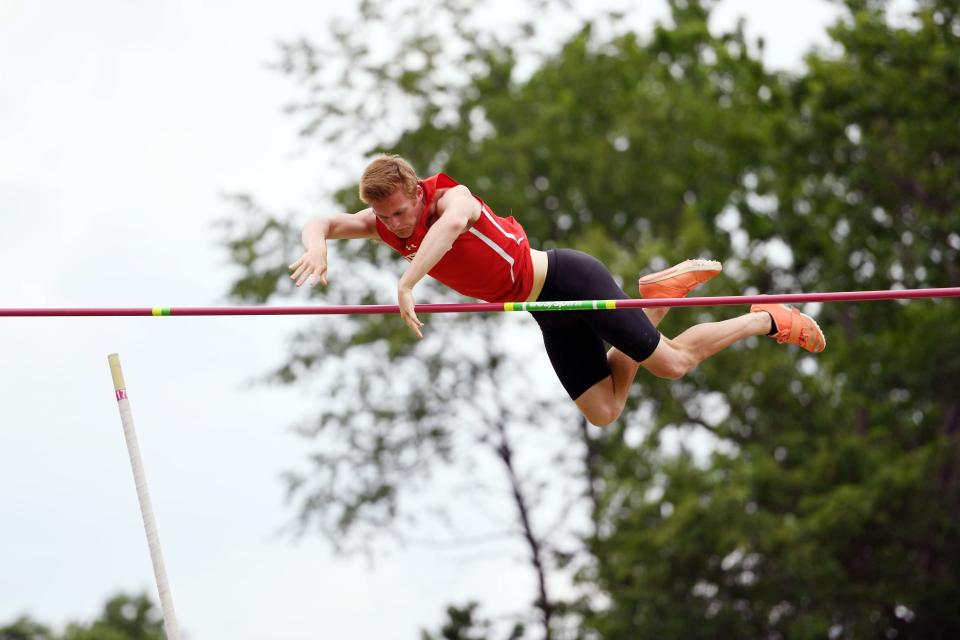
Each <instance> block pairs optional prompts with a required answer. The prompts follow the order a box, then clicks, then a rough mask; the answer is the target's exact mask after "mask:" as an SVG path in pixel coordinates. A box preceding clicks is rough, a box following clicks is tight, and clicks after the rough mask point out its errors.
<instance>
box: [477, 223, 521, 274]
mask: <svg viewBox="0 0 960 640" xmlns="http://www.w3.org/2000/svg"><path fill="white" fill-rule="evenodd" d="M494 224H496V223H494ZM499 226H500V225H497V227H499ZM500 231H503V229H500ZM470 233H472V234H473V235H475V236H476V237H478V238H480V239H481V240H483V243H484V244H485V245H487V246H488V247H490V248H491V249H493V250H494V251H496V252H497V253H498V254H500V257H501V258H503V259H504V260H506V261H507V264H509V265H510V282H515V281H516V279H515V278H514V276H513V264H514V259H513V258H512V257H510V254H509V253H507V252H506V251H504V250H503V248H502V247H501V246H500V245H498V244H497V243H496V242H494V241H493V240H491V239H490V238H488V237H487V236H485V235H483V233H481V232H479V231H477V229H476V227H470ZM504 233H505V234H506V235H509V236H511V237H513V238H514V239H515V238H516V236H513V235H512V234H508V233H506V232H504ZM518 242H519V241H518Z"/></svg>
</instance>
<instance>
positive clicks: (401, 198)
mask: <svg viewBox="0 0 960 640" xmlns="http://www.w3.org/2000/svg"><path fill="white" fill-rule="evenodd" d="M370 208H371V209H373V213H374V214H375V215H376V216H377V218H378V219H379V220H380V222H382V223H383V224H384V225H386V227H387V229H389V230H390V232H391V233H393V234H394V235H395V236H397V237H398V238H409V237H410V236H411V235H412V234H413V230H414V229H415V228H416V226H417V220H418V219H419V218H420V212H421V211H423V187H421V186H420V185H417V193H416V196H415V197H413V198H409V197H407V195H406V194H405V193H404V192H403V189H402V188H400V187H397V189H396V190H395V191H394V192H393V193H391V194H390V195H389V196H387V197H386V198H384V199H383V200H378V201H376V202H373V203H371V204H370Z"/></svg>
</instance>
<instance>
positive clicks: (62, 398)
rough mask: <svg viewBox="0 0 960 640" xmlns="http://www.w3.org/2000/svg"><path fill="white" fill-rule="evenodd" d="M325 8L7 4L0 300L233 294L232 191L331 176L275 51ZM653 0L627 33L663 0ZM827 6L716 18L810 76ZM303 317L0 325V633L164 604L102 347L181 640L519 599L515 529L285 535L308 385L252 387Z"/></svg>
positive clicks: (417, 622) (784, 4) (288, 198)
mask: <svg viewBox="0 0 960 640" xmlns="http://www.w3.org/2000/svg"><path fill="white" fill-rule="evenodd" d="M582 1H583V2H586V0H582ZM349 2H350V0H348V2H347V3H341V8H342V7H343V6H348V3H349ZM327 4H328V3H322V2H317V1H316V0H313V1H310V0H270V1H269V2H268V1H267V0H241V1H236V0H230V1H227V0H206V1H204V2H195V1H188V0H165V1H161V2H156V1H154V2H147V1H143V0H140V1H136V0H134V1H131V0H90V1H89V2H75V1H67V0H45V1H43V2H29V1H27V0H0V306H2V307H28V306H51V307H54V306H56V307H60V306H64V307H69V306H140V307H152V306H193V305H209V304H222V303H224V302H225V300H224V292H225V291H226V289H227V285H228V283H229V282H230V275H231V273H230V271H229V269H228V268H227V265H226V264H225V254H224V252H223V251H222V250H220V249H219V247H218V245H217V232H216V231H215V230H214V229H213V227H212V222H213V221H214V220H216V219H217V218H220V217H222V216H224V215H225V214H227V213H229V212H230V211H231V210H230V208H229V206H228V205H227V204H226V203H225V202H224V201H223V199H222V196H221V194H222V193H224V192H228V191H238V190H246V191H249V192H251V193H253V194H255V195H257V196H258V197H259V198H261V199H262V200H263V201H264V202H265V203H267V204H268V205H269V206H270V207H271V208H273V209H275V210H277V209H278V210H291V209H292V210H298V211H305V212H306V211H310V210H311V208H312V207H315V206H316V203H318V202H322V201H324V199H325V198H327V197H328V196H329V189H331V188H332V187H336V186H339V185H324V184H322V182H321V181H320V180H319V179H318V176H319V175H320V174H321V173H322V172H323V170H324V168H323V167H322V166H320V165H319V164H318V162H317V158H316V157H315V156H314V155H310V154H307V155H303V154H301V153H298V151H299V150H300V145H299V144H298V142H297V140H296V137H295V130H296V126H295V125H296V123H295V122H294V121H293V120H291V119H290V118H288V117H285V116H284V115H282V113H281V108H282V106H283V105H284V104H285V103H286V102H287V101H288V100H290V99H292V98H294V97H296V95H297V94H296V92H295V87H293V86H292V83H290V82H289V81H287V80H285V79H284V78H282V77H280V76H279V75H278V74H276V73H274V72H271V71H269V70H268V69H267V68H266V65H267V63H268V62H270V61H273V60H275V59H276V58H277V53H276V42H277V41H278V40H283V39H291V38H293V37H297V36H300V35H308V36H319V35H321V34H322V33H323V32H324V31H323V25H324V23H325V21H326V20H327V19H328V18H329V9H328V8H326V5H327ZM608 4H610V5H612V6H615V5H616V3H613V2H610V3H608ZM648 4H649V7H648V9H647V5H644V7H645V8H644V15H645V16H646V17H645V18H643V20H644V22H643V24H641V25H638V28H639V29H640V30H641V31H649V29H650V27H651V26H652V24H653V20H654V19H657V18H660V17H662V16H663V15H665V6H664V5H665V2H650V3H648ZM897 4H898V6H901V7H903V6H907V3H906V2H898V3H897ZM584 6H590V5H589V4H587V5H584ZM836 15H837V9H836V7H835V6H833V5H831V4H829V3H828V2H826V1H825V0H809V1H806V2H796V1H795V0H725V1H722V2H720V4H719V7H718V8H717V10H716V12H715V15H714V27H716V28H718V29H719V28H727V27H729V26H730V25H732V24H733V23H734V21H735V20H736V19H737V17H739V16H745V17H746V18H747V32H748V34H749V35H750V36H752V37H755V36H757V35H763V36H765V37H766V40H767V49H766V60H767V62H768V64H770V65H771V66H774V67H777V68H789V69H798V68H800V64H801V56H802V54H803V53H804V52H805V51H807V50H808V49H809V48H810V47H811V46H814V45H815V44H823V43H825V42H826V36H825V34H824V28H825V25H826V24H828V23H830V22H831V21H832V20H833V18H834V17H835V16H836ZM383 302H392V301H391V300H384V301H383ZM303 323H304V321H303V320H302V319H298V318H282V317H274V318H206V319H205V318H166V319H153V318H131V319H94V318H86V319H74V320H69V319H19V320H15V319H0V345H2V346H0V356H2V366H0V398H2V407H0V625H2V624H4V623H7V622H10V621H12V620H13V619H14V618H15V617H17V616H18V615H19V614H22V613H29V614H30V615H31V616H33V617H35V618H37V619H39V620H41V621H44V622H48V623H54V624H57V625H59V624H62V623H64V622H65V621H67V620H69V619H84V620H87V619H89V618H91V617H93V616H94V615H95V614H96V613H97V612H98V611H99V609H100V607H101V606H102V604H103V602H104V601H105V600H106V598H107V597H109V596H110V595H112V594H113V593H116V592H118V591H127V592H130V591H138V590H144V589H146V590H147V591H148V592H149V593H150V595H151V596H152V597H154V598H156V592H155V588H154V586H153V577H152V573H151V567H150V560H149V555H148V551H147V546H146V542H145V539H144V535H143V529H142V525H141V522H140V515H139V509H138V506H137V502H136V495H135V492H134V486H133V481H132V477H131V474H130V469H129V463H128V460H127V454H126V449H125V445H124V442H123V437H122V433H121V428H120V421H119V417H118V413H117V409H116V402H115V400H114V398H113V393H112V386H111V383H110V377H109V371H108V368H107V360H106V356H107V354H109V353H112V352H118V353H119V354H120V356H121V360H122V362H123V365H124V369H125V372H126V377H127V383H128V386H129V391H130V397H131V403H132V407H133V413H134V416H135V418H136V420H137V429H138V435H139V438H140V444H141V450H142V453H143V457H144V461H145V464H146V470H147V478H148V480H149V483H150V487H151V493H152V497H153V502H154V507H155V510H156V515H157V519H158V523H159V528H160V533H161V540H162V542H163V548H164V553H165V555H166V559H167V568H168V573H169V576H170V580H171V584H172V591H173V596H174V600H175V602H176V603H177V610H178V614H179V618H180V625H181V628H182V629H183V630H185V631H186V636H187V637H189V638H197V639H199V638H231V639H233V640H255V639H258V640H259V639H263V638H290V639H301V638H302V639H306V638H321V637H323V638H338V637H351V638H358V639H361V640H366V639H376V638H410V639H413V638H416V637H418V634H417V631H418V629H419V628H421V627H429V628H436V627H437V626H438V625H439V623H440V621H441V619H442V617H443V616H442V612H443V608H444V607H445V606H446V605H447V604H448V603H451V602H464V601H466V600H469V599H475V600H479V601H481V602H482V603H483V605H484V610H485V611H487V612H490V613H498V612H503V611H510V610H515V609H518V608H522V607H523V606H524V604H526V603H528V602H529V601H530V600H531V598H532V595H533V585H532V583H531V581H530V576H529V575H528V574H529V571H528V569H527V568H526V566H525V565H524V564H523V562H522V557H521V552H522V548H521V547H518V546H510V545H505V546H502V547H498V548H495V549H493V550H491V549H486V550H485V551H484V552H483V553H482V554H478V553H472V552H471V553H468V552H462V551H455V550H453V551H451V550H444V551H437V550H435V549H430V548H426V547H420V548H417V547H414V548H409V549H406V550H403V551H402V552H397V553H394V554H393V555H391V556H390V557H388V558H384V559H381V560H379V561H378V562H377V563H376V565H374V566H370V565H369V564H368V563H367V562H366V561H364V560H342V559H336V558H333V557H332V556H331V554H330V553H329V551H328V550H327V549H326V547H325V546H324V545H323V544H322V542H321V541H319V540H314V539H307V540H305V541H303V542H301V543H299V544H296V545H294V544H291V543H290V542H289V541H288V540H286V539H284V538H282V537H279V536H278V530H279V529H280V528H281V527H282V526H283V525H284V524H285V523H286V522H288V520H289V518H290V516H291V512H290V510H289V509H288V508H286V507H285V506H284V504H283V488H284V487H283V484H282V483H281V481H280V479H279V476H280V474H281V472H283V471H284V470H286V469H289V468H291V467H293V466H296V464H297V463H298V462H299V460H300V456H301V454H302V447H303V443H302V441H301V440H299V439H298V438H296V437H295V436H293V435H292V434H291V433H290V432H289V430H288V427H289V425H291V424H292V423H293V422H295V421H296V420H297V419H298V418H301V417H303V416H304V415H305V413H307V408H308V407H311V406H312V405H311V403H312V402H313V400H312V399H311V398H310V397H308V396H307V395H306V394H305V393H304V392H299V391H296V390H286V391H284V390H279V389H273V388H268V387H264V386H250V385H248V381H249V380H251V379H252V378H255V377H256V376H258V375H262V374H263V373H264V372H266V371H267V370H269V369H270V367H271V366H272V365H275V364H277V363H278V362H280V361H281V359H282V357H283V355H284V353H285V349H284V346H285V337H286V336H287V335H289V334H290V333H291V331H292V330H294V329H295V328H298V327H301V326H303Z"/></svg>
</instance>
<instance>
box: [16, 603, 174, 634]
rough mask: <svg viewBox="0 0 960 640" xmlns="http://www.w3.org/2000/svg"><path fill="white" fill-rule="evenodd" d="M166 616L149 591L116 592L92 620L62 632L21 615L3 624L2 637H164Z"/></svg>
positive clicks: (71, 624)
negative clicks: (159, 612)
mask: <svg viewBox="0 0 960 640" xmlns="http://www.w3.org/2000/svg"><path fill="white" fill-rule="evenodd" d="M165 637H166V635H165V634H164V632H163V620H162V619H161V618H160V616H159V615H158V614H157V612H156V609H155V608H154V605H153V603H152V602H151V601H150V599H149V598H147V596H146V595H139V596H130V595H124V594H120V595H116V596H114V597H112V598H110V600H108V601H107V603H106V604H105V605H104V607H103V612H102V613H101V614H100V617H99V618H97V619H96V620H94V621H93V622H91V623H89V624H84V623H80V622H71V623H70V624H68V625H67V627H66V629H65V630H64V632H63V633H62V634H58V633H56V632H54V631H52V630H51V628H50V627H47V626H44V625H42V624H39V623H37V622H34V621H33V620H31V619H30V618H28V617H21V618H20V619H18V620H16V621H15V622H14V623H13V624H11V625H8V626H5V627H0V640H163V639H164V638H165Z"/></svg>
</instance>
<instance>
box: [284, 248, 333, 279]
mask: <svg viewBox="0 0 960 640" xmlns="http://www.w3.org/2000/svg"><path fill="white" fill-rule="evenodd" d="M288 268H289V269H290V270H291V271H293V273H292V274H290V279H291V280H294V281H296V284H297V286H298V287H299V286H300V285H302V284H303V283H304V282H307V283H308V284H309V286H311V287H312V286H313V285H315V284H317V283H318V282H319V283H320V284H323V285H326V284H327V247H326V244H318V245H316V246H314V247H311V248H310V249H308V250H307V252H306V253H304V254H303V255H302V256H300V259H299V260H297V261H296V262H294V263H293V264H291V265H290V266H289V267H288Z"/></svg>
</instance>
